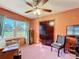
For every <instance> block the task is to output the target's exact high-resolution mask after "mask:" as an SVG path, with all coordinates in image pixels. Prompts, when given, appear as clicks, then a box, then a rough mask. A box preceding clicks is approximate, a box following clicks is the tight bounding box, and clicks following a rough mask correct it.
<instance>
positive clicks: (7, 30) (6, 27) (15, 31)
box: [3, 18, 29, 38]
mask: <svg viewBox="0 0 79 59" xmlns="http://www.w3.org/2000/svg"><path fill="white" fill-rule="evenodd" d="M28 26H29V25H28V23H27V22H23V21H16V20H13V19H10V18H5V20H4V21H3V38H14V37H25V38H28V34H29V33H28V32H29V31H28V29H29V28H28Z"/></svg>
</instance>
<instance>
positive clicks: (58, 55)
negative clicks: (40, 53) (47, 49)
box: [58, 49, 60, 57]
mask: <svg viewBox="0 0 79 59" xmlns="http://www.w3.org/2000/svg"><path fill="white" fill-rule="evenodd" d="M59 53H60V49H58V57H59Z"/></svg>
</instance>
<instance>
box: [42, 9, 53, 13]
mask: <svg viewBox="0 0 79 59" xmlns="http://www.w3.org/2000/svg"><path fill="white" fill-rule="evenodd" d="M42 10H43V11H46V12H52V10H50V9H42Z"/></svg>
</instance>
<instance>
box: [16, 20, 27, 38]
mask: <svg viewBox="0 0 79 59" xmlns="http://www.w3.org/2000/svg"><path fill="white" fill-rule="evenodd" d="M25 35H26V23H25V22H21V21H16V36H20V37H21V36H25Z"/></svg>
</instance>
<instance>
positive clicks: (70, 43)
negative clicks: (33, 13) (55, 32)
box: [65, 37, 76, 52]
mask: <svg viewBox="0 0 79 59" xmlns="http://www.w3.org/2000/svg"><path fill="white" fill-rule="evenodd" d="M70 46H72V47H73V48H74V49H75V48H76V39H75V38H74V37H66V44H65V51H67V52H68V50H69V49H70Z"/></svg>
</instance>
